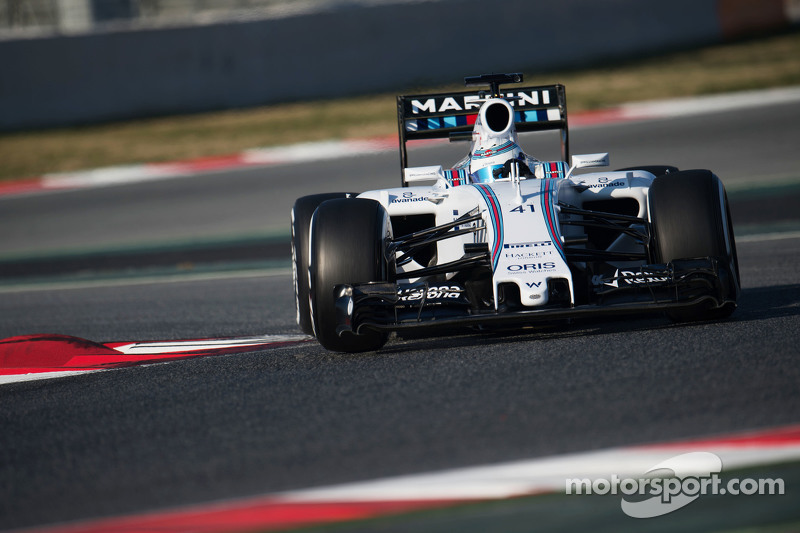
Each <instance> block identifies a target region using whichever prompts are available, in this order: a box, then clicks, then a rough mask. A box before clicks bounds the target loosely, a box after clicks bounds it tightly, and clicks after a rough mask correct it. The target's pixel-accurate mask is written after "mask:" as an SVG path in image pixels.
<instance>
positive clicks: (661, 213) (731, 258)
mask: <svg viewBox="0 0 800 533" xmlns="http://www.w3.org/2000/svg"><path fill="white" fill-rule="evenodd" d="M648 204H649V210H650V221H651V224H652V227H653V235H654V242H653V245H652V247H651V249H652V250H653V260H654V261H655V262H656V263H668V262H670V261H673V260H676V259H693V258H704V257H711V258H713V259H716V260H717V262H718V264H719V265H720V278H721V286H720V289H719V291H718V294H716V295H715V296H716V297H717V298H718V300H719V301H720V302H722V305H721V306H720V307H708V306H705V305H703V306H696V307H693V308H690V309H682V310H673V311H670V312H668V313H667V315H668V316H669V317H670V318H671V319H673V320H675V321H680V322H683V321H692V320H708V319H720V318H726V317H728V316H730V314H731V313H733V311H734V310H735V309H736V299H737V298H738V296H739V292H740V281H739V263H738V258H737V255H736V241H735V239H734V235H733V223H732V222H731V216H730V208H729V206H728V198H727V195H726V194H725V187H724V186H723V185H722V182H721V181H720V179H719V178H718V177H717V176H716V175H715V174H713V173H712V172H710V171H708V170H685V171H682V172H675V173H670V174H668V175H664V176H662V177H659V178H656V179H655V180H654V181H653V184H652V185H651V186H650V191H649V193H648Z"/></svg>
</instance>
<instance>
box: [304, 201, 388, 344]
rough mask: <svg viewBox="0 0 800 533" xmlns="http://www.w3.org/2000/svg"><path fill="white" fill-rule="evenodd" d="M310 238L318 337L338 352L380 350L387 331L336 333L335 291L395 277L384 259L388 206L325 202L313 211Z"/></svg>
mask: <svg viewBox="0 0 800 533" xmlns="http://www.w3.org/2000/svg"><path fill="white" fill-rule="evenodd" d="M309 238H310V247H309V249H310V251H311V255H310V257H309V273H310V276H309V280H310V286H309V291H310V295H311V318H312V323H313V326H314V335H315V336H316V337H317V340H318V341H319V342H320V344H322V346H323V347H325V348H326V349H328V350H332V351H336V352H367V351H373V350H377V349H379V348H380V347H381V346H383V345H384V344H385V343H386V339H387V337H388V333H386V332H383V331H377V330H368V331H363V332H362V333H360V334H358V335H356V334H354V333H351V332H343V333H342V335H341V336H339V335H338V334H337V332H336V328H337V326H338V321H337V317H336V307H335V300H336V295H335V293H334V290H335V287H336V286H337V285H341V284H353V283H367V282H372V281H378V282H381V281H383V282H385V281H390V280H391V281H393V279H392V278H394V272H393V270H394V269H393V264H391V263H390V262H389V261H388V260H387V257H386V246H387V244H388V241H389V239H391V223H390V220H389V214H388V213H387V212H386V209H384V207H383V206H382V205H381V204H380V203H379V202H376V201H375V200H367V199H359V198H352V199H340V200H328V201H327V202H324V203H323V204H322V205H320V206H319V207H318V208H317V210H316V212H315V213H314V216H313V218H312V219H311V233H310V237H309Z"/></svg>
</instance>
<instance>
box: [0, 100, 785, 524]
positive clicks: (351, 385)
mask: <svg viewBox="0 0 800 533" xmlns="http://www.w3.org/2000/svg"><path fill="white" fill-rule="evenodd" d="M701 102H702V101H701ZM705 102H706V104H707V105H705V106H703V105H700V104H698V103H697V101H693V104H694V105H695V107H694V110H693V111H691V112H689V111H683V112H680V113H679V112H676V111H675V110H674V109H673V110H672V111H670V112H669V113H667V112H664V114H663V115H656V114H654V112H652V111H651V112H649V114H645V113H643V114H641V115H637V116H633V115H629V116H627V117H624V120H623V119H620V118H616V119H614V123H613V124H609V123H607V120H608V119H609V117H605V118H603V117H595V118H596V119H597V120H596V121H597V122H598V123H597V124H591V123H590V122H592V120H590V119H589V118H585V119H584V120H585V121H586V122H584V125H583V126H581V127H575V128H574V129H573V130H572V135H571V141H572V152H573V153H596V152H605V151H608V152H610V154H611V161H612V168H617V167H628V166H634V165H639V164H672V165H676V166H678V167H680V168H681V169H689V168H709V169H711V170H713V171H714V172H716V173H717V174H718V175H719V176H720V177H721V178H722V180H723V181H724V182H725V184H726V187H727V188H728V192H729V196H730V199H731V204H732V210H733V213H732V216H733V220H734V226H735V230H736V233H737V246H738V252H739V261H740V268H741V273H742V288H743V292H742V296H741V299H740V307H739V309H738V310H737V311H736V312H735V313H734V314H733V316H732V317H731V319H730V320H726V321H721V322H704V323H697V324H689V325H675V324H672V323H670V322H669V321H667V320H666V319H661V318H653V317H650V318H642V319H629V320H624V321H620V320H593V321H586V322H576V323H573V324H570V325H565V326H559V327H551V328H540V329H526V330H523V331H519V332H513V333H504V334H497V333H495V334H473V333H463V332H460V333H458V334H454V335H450V336H443V337H418V338H417V337H414V338H394V339H392V340H391V341H390V342H389V344H387V346H386V347H385V348H384V349H382V350H380V351H379V352H376V353H368V354H358V355H345V354H334V353H329V352H326V351H325V350H323V349H322V348H321V347H320V346H319V345H318V344H317V343H316V342H314V341H313V340H310V339H307V338H305V337H302V336H301V335H300V334H299V331H298V330H297V329H296V326H295V324H294V302H293V294H292V287H291V273H290V270H289V262H288V256H289V251H288V240H287V236H288V213H289V209H290V207H291V205H292V202H293V201H294V199H295V198H296V197H298V196H301V195H303V194H310V193H313V192H325V191H333V190H346V191H362V190H366V189H372V188H381V187H389V186H394V185H396V184H398V183H399V168H398V157H397V154H396V153H395V152H394V151H393V149H391V147H390V148H388V149H387V147H385V146H384V147H383V148H375V149H370V150H364V151H362V152H360V153H361V155H359V156H354V155H350V156H347V157H339V156H338V154H335V155H336V157H331V156H326V157H322V155H323V154H322V153H321V152H320V153H318V155H319V157H311V158H304V157H305V156H304V157H299V156H298V157H297V158H296V159H294V160H292V161H290V162H287V161H278V162H272V163H269V164H267V162H263V161H262V164H255V163H253V162H251V163H248V164H246V165H240V164H234V163H229V164H225V165H219V166H216V167H214V168H206V169H205V170H203V171H200V170H199V169H195V170H193V171H192V172H191V173H190V174H191V175H189V174H182V175H181V176H180V177H176V176H173V175H163V176H161V177H159V178H158V179H137V180H129V181H125V180H121V181H120V182H119V183H117V184H115V185H110V184H106V185H107V186H98V185H97V184H94V185H88V186H81V187H79V188H71V189H69V190H60V191H54V190H42V189H41V188H39V189H36V190H34V189H28V190H27V191H26V192H25V193H24V194H16V193H15V194H13V195H12V194H8V195H5V196H2V197H0V227H2V228H4V229H3V230H2V231H0V243H2V244H3V249H4V254H5V255H4V256H3V257H2V258H0V259H2V262H4V264H6V265H12V264H13V263H14V262H17V263H19V264H25V262H26V261H28V262H31V263H30V264H34V263H35V261H37V260H40V261H44V262H47V260H55V259H56V258H63V259H64V262H65V264H66V263H68V262H70V261H73V260H74V259H75V258H76V257H84V258H86V257H90V258H94V259H97V258H98V257H103V256H102V254H99V252H98V251H99V250H104V249H105V250H109V252H108V256H107V257H105V259H104V260H109V261H111V259H113V258H114V257H120V256H121V255H122V256H124V257H126V258H131V260H132V262H133V263H136V260H137V259H141V258H142V257H144V256H147V258H148V261H147V262H146V263H143V264H141V265H138V268H136V269H130V270H126V269H124V268H119V266H118V265H116V263H114V268H107V269H103V268H98V269H92V268H91V265H88V266H85V265H84V267H81V268H76V269H75V270H74V271H71V272H67V273H64V272H59V270H58V268H52V269H47V268H45V267H42V269H43V270H42V273H41V275H37V276H27V277H25V276H17V275H11V274H9V276H7V277H6V278H4V279H3V280H0V281H1V282H2V283H0V316H2V317H3V320H2V323H0V339H6V341H7V340H8V339H12V340H13V339H14V338H17V337H21V336H31V337H29V338H28V339H26V341H27V344H26V343H21V342H15V348H14V349H13V350H12V349H10V348H4V351H3V352H2V354H3V356H4V357H5V359H4V361H5V363H7V364H6V365H5V366H6V367H8V368H10V367H11V366H13V365H16V366H14V368H17V369H23V368H25V367H23V366H20V360H24V359H25V358H26V357H33V356H36V357H42V358H43V359H42V360H40V361H39V362H40V363H41V364H42V365H52V366H49V367H46V368H47V370H48V371H52V372H59V377H58V378H53V376H48V378H50V379H33V377H31V376H32V374H36V373H40V372H28V371H26V372H24V373H23V372H16V373H14V372H9V371H7V372H6V375H5V376H3V377H4V378H6V379H4V380H0V383H2V384H1V385H0V427H2V428H3V429H4V431H3V432H2V436H0V528H2V529H3V530H15V529H24V528H31V527H35V528H37V529H38V528H41V529H43V530H47V531H109V530H115V529H116V530H123V529H124V530H126V531H139V530H140V531H148V530H153V529H155V528H158V527H160V528H166V529H168V530H170V531H240V530H241V531H248V530H264V531H268V530H285V529H289V528H293V527H299V526H310V527H313V528H314V529H312V530H317V529H320V530H324V529H326V527H327V526H328V525H331V527H334V528H338V529H336V530H345V531H376V530H380V531H411V530H413V531H453V530H459V531H486V530H495V531H533V530H542V531H554V530H556V531H558V530H563V531H574V530H576V529H584V530H587V529H591V530H593V531H598V530H599V531H619V530H625V529H629V530H636V531H642V530H644V531H662V530H663V531H667V530H670V531H674V530H682V531H734V530H738V529H744V528H748V527H750V528H769V527H775V528H778V529H776V530H782V529H779V528H780V527H783V528H785V529H787V530H791V529H792V528H797V527H798V524H800V510H798V509H797V506H796V502H797V500H798V497H799V496H800V462H798V461H800V429H798V424H800V417H799V416H798V413H800V387H798V383H800V348H798V335H797V331H798V328H799V327H800V318H799V317H800V274H799V273H798V272H799V271H798V268H797V264H798V262H799V261H800V210H798V209H797V206H798V200H799V199H800V170H799V169H800V152H798V151H797V149H796V147H797V146H800V126H798V124H800V100H794V99H792V98H788V97H787V98H784V99H780V98H777V97H775V98H773V99H771V98H770V97H769V94H767V93H761V98H760V99H759V98H757V97H756V98H754V99H752V98H751V99H750V100H747V102H748V103H742V102H741V101H740V102H739V104H733V103H731V104H728V105H725V106H722V105H720V104H715V105H711V104H710V102H711V101H710V100H706V101H705ZM674 105H677V104H674ZM690 108H691V106H688V105H686V106H684V107H682V108H680V109H684V110H687V109H690ZM631 113H632V112H631ZM612 118H613V117H612ZM576 122H579V121H578V120H577V119H576ZM552 141H553V142H552V143H551V142H550V139H549V138H546V140H545V141H544V142H543V143H541V144H539V143H538V141H537V142H536V144H534V145H533V146H534V149H533V150H530V149H529V151H530V152H532V154H533V155H536V156H540V152H541V156H540V157H542V158H546V157H548V154H547V152H548V151H551V152H552V151H554V150H556V149H557V144H558V143H557V139H553V140H552ZM523 143H524V141H523ZM312 148H313V147H312ZM464 149H466V148H465V145H460V144H453V145H439V144H434V145H427V146H424V147H421V148H420V149H419V150H418V152H416V153H415V152H412V159H411V162H412V164H419V165H424V164H434V163H451V162H454V161H456V160H457V159H458V158H459V157H460V156H461V155H463V154H462V153H461V152H462V151H463V150H464ZM312 151H313V150H312ZM333 152H335V150H333ZM17 192H20V191H17ZM226 240H230V241H231V242H235V243H239V245H240V246H239V247H238V248H235V250H233V249H225V248H224V246H222V245H221V244H220V243H224V242H226ZM262 241H264V242H267V244H266V245H263V244H262ZM272 242H275V243H277V244H276V245H275V246H274V248H272V247H270V246H271V245H270V244H269V243H272ZM211 244H213V245H214V246H211ZM262 245H263V246H264V250H265V252H264V253H265V256H264V257H263V259H259V258H258V257H257V255H258V254H257V253H255V252H253V251H252V250H250V252H249V253H248V251H247V249H248V247H251V248H252V249H253V250H256V251H258V250H260V248H258V246H262ZM215 247H216V248H215ZM212 248H213V253H211V254H210V255H209V256H202V257H201V255H191V254H195V253H197V252H196V250H199V249H212ZM170 250H173V251H174V250H186V251H187V254H189V252H191V254H189V255H188V256H190V257H191V258H192V259H191V261H188V260H185V259H181V257H177V259H176V258H174V257H172V256H170V255H169V254H170V253H171V252H170ZM226 250H227V251H226ZM281 250H285V252H282V251H281ZM229 252H230V253H229ZM284 253H285V255H282V254H284ZM125 254H128V255H125ZM178 255H180V254H178ZM160 256H163V257H165V258H166V259H165V260H164V261H155V260H152V258H154V257H160ZM254 256H256V257H254ZM109 258H111V259H109ZM112 263H113V261H112ZM36 264H38V263H36ZM9 268H10V267H9ZM18 340H19V339H18ZM6 341H3V342H6ZM37 343H53V344H49V345H46V344H39V347H40V348H42V349H38V350H37V349H36V345H37ZM0 346H2V344H0ZM66 346H69V348H66ZM43 354H44V355H49V356H50V357H49V358H47V357H44V355H43ZM12 356H13V357H15V358H16V359H14V360H13V362H12V363H13V364H12V363H10V362H9V361H11V357H12ZM93 357H95V358H97V359H92V358H93ZM76 358H81V359H76ZM103 358H104V359H103ZM79 363H80V364H83V365H85V366H84V367H82V368H75V367H76V366H77V365H78V364H79ZM91 363H96V364H95V365H94V366H92V365H91ZM59 365H60V366H59ZM89 367H91V369H92V370H96V369H98V368H99V369H101V370H100V371H92V372H88V373H87V372H86V370H87V369H89ZM43 368H45V366H40V367H39V368H38V369H39V370H41V369H43ZM65 372H68V373H66V374H64V373H65ZM73 372H79V373H81V374H82V375H75V374H74V373H73ZM10 374H15V375H17V376H26V377H27V378H31V379H27V378H26V379H25V380H22V378H20V379H16V378H15V379H10V378H7V376H8V375H10ZM685 453H709V454H713V455H715V456H717V457H719V459H720V460H721V467H722V468H721V473H722V476H723V477H724V478H725V479H728V478H731V477H735V478H742V479H744V478H752V479H761V478H765V479H766V478H769V479H777V478H780V479H781V480H782V481H783V483H784V486H785V493H784V494H783V495H759V496H757V495H752V496H746V495H742V494H739V495H732V494H716V495H702V496H700V497H698V498H697V499H696V500H695V501H692V502H691V503H690V504H689V505H686V506H685V507H684V508H680V509H676V510H675V511H673V512H670V513H668V514H665V515H663V516H657V517H653V518H638V519H637V518H632V517H631V516H629V515H628V514H626V513H625V512H623V509H622V508H621V502H622V500H623V499H624V498H623V497H622V495H620V494H616V495H612V494H606V495H597V494H595V495H591V496H590V495H580V496H579V495H566V494H565V493H564V488H563V487H564V485H565V482H566V480H567V479H568V478H586V477H589V478H592V479H594V478H599V477H609V478H610V476H612V475H617V476H619V477H620V478H623V477H636V478H638V477H641V476H643V475H644V474H645V472H647V470H648V469H650V468H652V467H654V466H656V465H658V464H659V463H661V462H663V461H666V460H669V459H670V458H672V457H676V456H679V455H681V454H685ZM559 487H561V488H560V489H559ZM343 521H344V522H343Z"/></svg>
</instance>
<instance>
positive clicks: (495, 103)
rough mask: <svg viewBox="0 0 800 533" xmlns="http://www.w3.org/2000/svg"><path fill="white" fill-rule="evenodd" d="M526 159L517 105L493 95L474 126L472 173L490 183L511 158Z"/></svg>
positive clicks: (473, 177)
mask: <svg viewBox="0 0 800 533" xmlns="http://www.w3.org/2000/svg"><path fill="white" fill-rule="evenodd" d="M512 159H515V160H517V161H521V162H526V161H527V160H528V159H530V158H528V157H527V156H526V155H525V153H523V151H522V148H520V146H519V143H518V141H517V129H516V127H515V126H514V109H513V108H512V107H511V104H509V103H508V102H507V101H506V100H504V99H502V98H490V99H489V100H487V101H486V102H485V103H484V104H483V105H482V106H481V110H480V111H479V112H478V117H477V119H476V120H475V127H474V129H473V130H472V149H471V150H470V155H469V174H470V177H471V178H472V182H473V183H491V182H493V181H495V180H496V179H497V178H498V177H499V176H500V175H501V172H502V170H501V169H502V168H503V166H504V165H505V164H506V163H507V162H508V161H509V160H512Z"/></svg>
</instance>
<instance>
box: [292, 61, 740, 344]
mask: <svg viewBox="0 0 800 533" xmlns="http://www.w3.org/2000/svg"><path fill="white" fill-rule="evenodd" d="M465 81H466V84H467V86H468V87H484V90H478V89H475V90H473V91H471V92H457V93H447V94H429V95H411V96H399V97H398V99H397V107H398V122H399V130H400V159H401V165H402V187H398V188H394V189H386V190H374V191H367V192H364V193H361V194H348V193H341V194H317V195H312V196H305V197H302V198H300V199H298V200H297V202H296V203H295V205H294V208H293V209H292V259H293V267H294V289H295V295H296V303H297V322H298V324H299V326H300V328H301V329H302V330H303V331H304V332H306V333H308V334H313V335H314V336H316V338H317V339H318V340H319V342H320V343H321V344H322V345H323V346H324V347H325V348H327V349H329V350H335V351H343V352H358V351H368V350H376V349H378V348H380V347H381V346H383V344H384V343H385V342H386V340H387V336H388V334H389V333H390V332H392V331H397V332H402V331H405V330H409V329H421V328H434V327H447V328H453V327H461V326H464V327H474V328H480V329H491V328H499V327H502V328H509V327H510V328H521V327H524V326H526V325H531V324H536V323H541V322H552V321H558V320H563V319H573V318H578V317H588V316H601V315H612V314H614V315H621V314H633V315H640V314H642V313H645V312H656V313H665V314H666V315H667V316H669V317H670V318H672V319H673V320H676V321H689V320H704V319H718V318H724V317H727V316H728V315H730V314H731V313H732V312H733V311H734V309H735V308H736V300H737V298H738V295H739V291H740V288H739V268H738V264H737V258H736V245H735V241H734V236H733V227H732V224H731V218H730V213H729V209H728V201H727V198H726V195H725V189H724V187H723V185H722V182H721V181H720V179H719V178H718V177H717V176H716V175H714V174H713V173H712V172H710V171H708V170H684V171H678V169H677V168H675V167H671V166H663V165H657V166H643V167H638V168H626V169H621V170H617V171H613V172H612V171H608V172H592V173H585V174H575V173H574V171H575V170H577V169H581V168H587V167H604V166H607V165H608V154H591V155H580V156H579V155H576V156H573V157H572V159H571V162H572V164H571V166H570V165H568V164H567V163H566V161H569V137H568V128H567V107H566V96H565V91H564V87H563V86H562V85H552V86H540V87H519V88H516V87H515V88H514V89H513V90H510V89H503V90H501V89H500V85H501V84H510V83H519V82H522V76H521V75H520V74H492V75H484V76H477V77H470V78H466V80H465ZM543 130H560V133H561V158H562V161H539V160H537V159H534V158H533V157H530V156H528V155H527V154H525V153H524V152H523V151H522V150H521V148H520V146H519V142H518V135H517V132H528V131H543ZM448 137H449V138H450V139H451V140H462V139H463V140H468V141H471V142H472V148H471V150H470V151H469V154H468V155H467V156H466V157H465V158H464V159H463V160H461V161H459V162H458V163H456V164H455V165H453V166H452V167H451V168H447V169H445V168H442V167H441V166H436V167H416V168H414V167H411V168H408V165H407V162H408V152H407V144H408V142H409V141H413V140H417V139H432V138H448ZM423 182H427V184H424V185H421V183H423Z"/></svg>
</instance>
